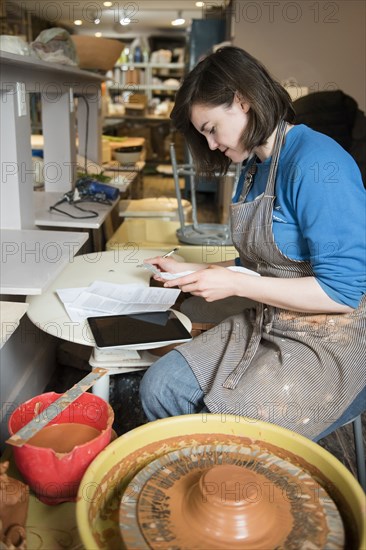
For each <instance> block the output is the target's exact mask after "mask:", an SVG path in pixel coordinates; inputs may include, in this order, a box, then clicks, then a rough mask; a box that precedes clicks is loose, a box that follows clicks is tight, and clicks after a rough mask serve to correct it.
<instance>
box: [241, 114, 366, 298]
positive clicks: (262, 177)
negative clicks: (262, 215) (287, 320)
mask: <svg viewBox="0 0 366 550" xmlns="http://www.w3.org/2000/svg"><path fill="white" fill-rule="evenodd" d="M270 162H271V159H270V158H269V159H266V160H265V161H264V162H261V163H258V165H257V172H256V174H255V178H254V183H253V186H252V188H251V190H250V192H249V194H248V197H247V199H246V200H247V201H252V200H254V199H255V198H256V197H258V196H260V195H261V194H262V193H263V192H264V189H265V187H266V183H267V178H268V173H269V166H270ZM245 173H246V170H243V174H242V175H241V178H240V180H239V183H238V187H237V189H236V192H235V195H234V198H233V202H238V200H239V197H240V193H241V191H242V186H243V181H244V179H245ZM275 195H276V199H275V203H274V209H273V234H274V239H275V242H276V244H277V246H278V247H279V249H280V250H281V251H282V252H283V253H284V254H285V255H286V256H288V257H289V258H291V259H294V260H309V261H310V262H311V265H312V268H313V271H314V275H315V277H316V279H317V281H318V283H319V284H320V286H321V287H322V288H323V290H324V291H325V292H326V293H327V294H328V296H329V297H330V298H332V299H333V300H335V301H336V302H338V303H341V304H346V305H349V306H351V307H354V308H355V307H357V306H358V304H359V302H360V300H361V298H362V296H363V294H365V292H366V192H365V189H364V186H363V182H362V178H361V174H360V171H359V169H358V166H357V164H356V162H355V161H354V160H353V158H352V157H351V156H350V155H349V154H348V153H347V152H346V151H345V150H344V149H343V148H342V147H341V146H340V145H339V144H338V143H337V142H335V141H334V140H333V139H331V138H330V137H328V136H325V135H324V134H321V133H319V132H315V131H314V130H311V129H310V128H308V127H307V126H305V125H303V124H300V125H298V126H294V127H293V128H292V129H291V130H290V131H289V132H288V133H287V135H286V138H285V143H284V145H283V148H282V151H281V155H280V161H279V166H278V172H277V178H276V188H275Z"/></svg>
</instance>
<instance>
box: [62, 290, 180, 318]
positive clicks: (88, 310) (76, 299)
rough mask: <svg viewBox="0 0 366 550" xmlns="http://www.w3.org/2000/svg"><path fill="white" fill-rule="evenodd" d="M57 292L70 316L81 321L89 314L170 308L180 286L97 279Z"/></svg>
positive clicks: (89, 315)
mask: <svg viewBox="0 0 366 550" xmlns="http://www.w3.org/2000/svg"><path fill="white" fill-rule="evenodd" d="M56 292H57V294H58V296H59V298H60V300H61V301H62V303H63V304H64V307H65V309H66V311H67V313H68V315H69V317H70V319H71V320H72V321H75V322H81V321H84V320H85V319H86V318H87V317H97V316H98V317H100V316H103V315H125V314H130V313H142V312H149V311H167V310H168V309H169V308H170V307H172V306H173V305H174V303H175V302H176V300H177V298H178V296H179V293H180V290H179V289H175V288H156V287H147V286H145V285H141V284H125V285H118V284H114V283H106V282H102V281H95V282H94V283H92V284H91V285H90V286H89V287H87V288H69V289H59V290H57V291H56Z"/></svg>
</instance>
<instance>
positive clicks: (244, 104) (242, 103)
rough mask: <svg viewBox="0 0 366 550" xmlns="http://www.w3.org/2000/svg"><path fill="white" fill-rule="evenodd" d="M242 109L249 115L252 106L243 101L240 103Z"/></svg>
mask: <svg viewBox="0 0 366 550" xmlns="http://www.w3.org/2000/svg"><path fill="white" fill-rule="evenodd" d="M240 107H241V108H242V109H243V112H244V113H247V112H248V111H249V109H250V105H249V103H247V102H246V101H241V102H240Z"/></svg>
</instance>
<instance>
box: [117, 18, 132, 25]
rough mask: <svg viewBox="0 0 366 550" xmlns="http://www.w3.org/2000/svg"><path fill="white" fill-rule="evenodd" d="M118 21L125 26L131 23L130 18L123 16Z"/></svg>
mask: <svg viewBox="0 0 366 550" xmlns="http://www.w3.org/2000/svg"><path fill="white" fill-rule="evenodd" d="M119 22H120V23H121V25H123V26H126V25H129V24H130V23H131V19H130V18H129V17H123V18H122V19H120V20H119Z"/></svg>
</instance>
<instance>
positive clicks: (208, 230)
mask: <svg viewBox="0 0 366 550" xmlns="http://www.w3.org/2000/svg"><path fill="white" fill-rule="evenodd" d="M170 159H171V163H172V168H173V178H174V186H175V193H176V197H177V202H178V215H179V222H180V229H177V238H178V240H179V241H180V242H181V243H185V244H193V245H195V244H197V245H200V244H216V245H222V246H223V245H231V244H232V240H231V231H230V224H220V223H199V222H198V219H197V201H196V184H195V178H196V172H195V169H194V166H193V163H192V157H191V155H190V154H189V163H187V164H178V163H177V157H176V153H175V146H174V143H171V144H170ZM240 171H241V165H240V164H237V165H233V166H230V168H229V171H228V172H227V174H226V176H229V177H233V178H234V185H233V189H235V188H236V185H237V182H238V180H239V176H240ZM182 176H188V177H189V184H190V193H191V204H192V222H193V223H192V224H186V222H185V216H184V208H183V203H182V195H181V191H180V186H179V178H180V177H182ZM213 177H215V178H216V177H217V178H219V177H221V176H220V175H219V174H217V175H216V174H214V176H213Z"/></svg>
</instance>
